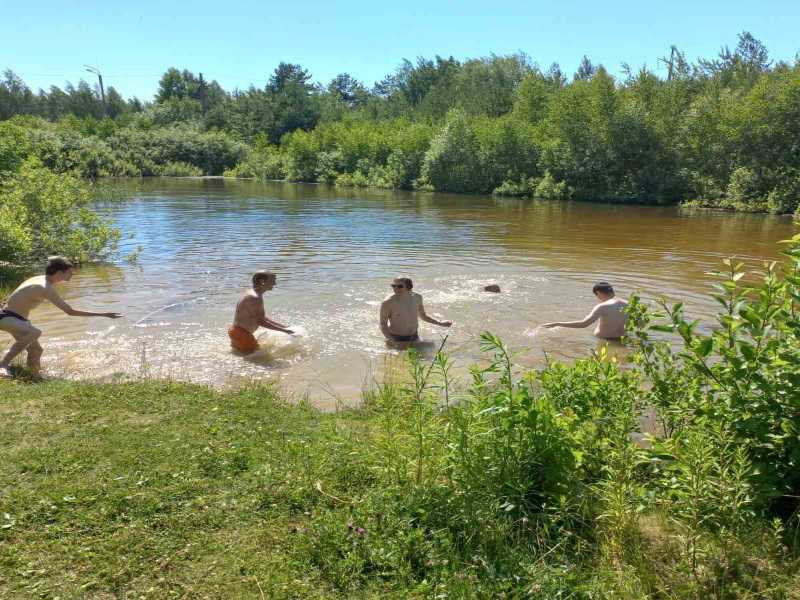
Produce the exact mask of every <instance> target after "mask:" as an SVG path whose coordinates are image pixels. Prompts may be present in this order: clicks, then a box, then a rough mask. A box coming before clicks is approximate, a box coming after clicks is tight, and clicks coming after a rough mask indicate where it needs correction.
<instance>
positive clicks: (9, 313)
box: [0, 308, 28, 323]
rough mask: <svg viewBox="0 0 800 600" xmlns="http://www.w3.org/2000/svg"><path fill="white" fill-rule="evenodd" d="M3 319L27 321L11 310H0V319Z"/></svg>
mask: <svg viewBox="0 0 800 600" xmlns="http://www.w3.org/2000/svg"><path fill="white" fill-rule="evenodd" d="M4 317H14V318H15V319H19V320H20V321H25V322H26V323H27V322H28V319H26V318H25V317H23V316H22V315H18V314H17V313H15V312H14V311H13V310H8V309H7V308H0V319H2V318H4Z"/></svg>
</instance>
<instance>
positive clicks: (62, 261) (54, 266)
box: [44, 256, 75, 275]
mask: <svg viewBox="0 0 800 600" xmlns="http://www.w3.org/2000/svg"><path fill="white" fill-rule="evenodd" d="M74 268H75V265H73V264H72V263H71V262H69V261H68V260H67V259H66V258H64V257H63V256H50V257H48V258H47V266H46V267H45V268H44V274H45V275H55V274H56V273H63V272H64V271H69V270H70V269H74Z"/></svg>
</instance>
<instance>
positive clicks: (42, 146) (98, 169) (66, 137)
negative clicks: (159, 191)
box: [0, 117, 246, 179]
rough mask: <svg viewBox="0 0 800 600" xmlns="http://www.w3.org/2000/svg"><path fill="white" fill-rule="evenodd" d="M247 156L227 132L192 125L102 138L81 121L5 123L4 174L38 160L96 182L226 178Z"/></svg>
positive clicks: (121, 131)
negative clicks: (180, 176)
mask: <svg viewBox="0 0 800 600" xmlns="http://www.w3.org/2000/svg"><path fill="white" fill-rule="evenodd" d="M245 152H246V146H245V145H244V144H242V143H241V142H238V141H236V140H235V139H233V138H232V137H231V136H230V135H229V134H227V133H223V132H219V131H201V130H199V129H197V128H196V127H193V126H188V125H175V126H171V127H162V128H151V129H141V128H139V127H122V128H110V129H109V130H107V131H106V135H103V136H100V135H94V134H87V133H84V131H83V127H82V125H81V123H80V122H78V123H76V122H74V121H72V120H69V119H66V120H64V121H61V122H59V123H56V124H52V123H48V122H46V121H43V120H41V119H37V118H31V117H25V118H19V117H15V118H13V119H10V120H8V121H4V122H2V123H0V169H2V168H5V167H4V165H6V164H8V166H9V167H13V166H14V165H18V164H19V162H20V161H21V160H24V158H26V157H28V156H31V155H34V156H37V157H38V158H40V159H41V161H42V162H43V163H44V164H45V166H47V167H48V168H50V169H52V170H53V171H55V172H58V173H64V172H70V173H74V174H76V175H78V176H80V177H86V178H92V179H93V178H98V177H109V176H128V177H137V176H143V175H144V176H147V175H162V174H187V175H221V174H222V173H223V171H224V170H226V169H230V168H232V167H233V166H235V165H236V164H237V163H238V162H239V161H240V160H242V158H243V157H244V156H245ZM177 164H180V165H183V166H182V167H179V168H178V167H176V165H177Z"/></svg>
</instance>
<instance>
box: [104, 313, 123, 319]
mask: <svg viewBox="0 0 800 600" xmlns="http://www.w3.org/2000/svg"><path fill="white" fill-rule="evenodd" d="M103 316H104V317H108V318H109V319H119V318H120V317H121V316H122V314H121V313H115V312H110V313H103Z"/></svg>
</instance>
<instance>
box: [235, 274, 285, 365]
mask: <svg viewBox="0 0 800 600" xmlns="http://www.w3.org/2000/svg"><path fill="white" fill-rule="evenodd" d="M277 280H278V278H277V277H276V276H275V273H270V272H269V271H257V272H256V273H255V274H254V275H253V289H252V290H247V291H246V292H245V294H244V296H242V299H241V300H239V303H238V304H237V305H236V313H235V314H234V316H233V325H231V326H230V327H229V328H228V337H230V338H231V347H232V348H233V349H234V350H236V351H237V352H240V353H242V354H252V353H253V352H255V351H256V350H258V342H257V341H256V338H255V336H254V335H253V334H254V333H255V332H256V330H257V329H258V328H259V327H266V328H267V329H274V330H275V331H282V332H283V333H289V334H292V333H294V331H292V330H291V329H287V327H286V325H281V324H280V323H278V322H277V321H273V320H272V319H269V318H268V317H267V315H266V314H265V313H264V292H267V291H269V290H271V289H272V288H274V287H275V283H276V282H277Z"/></svg>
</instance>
